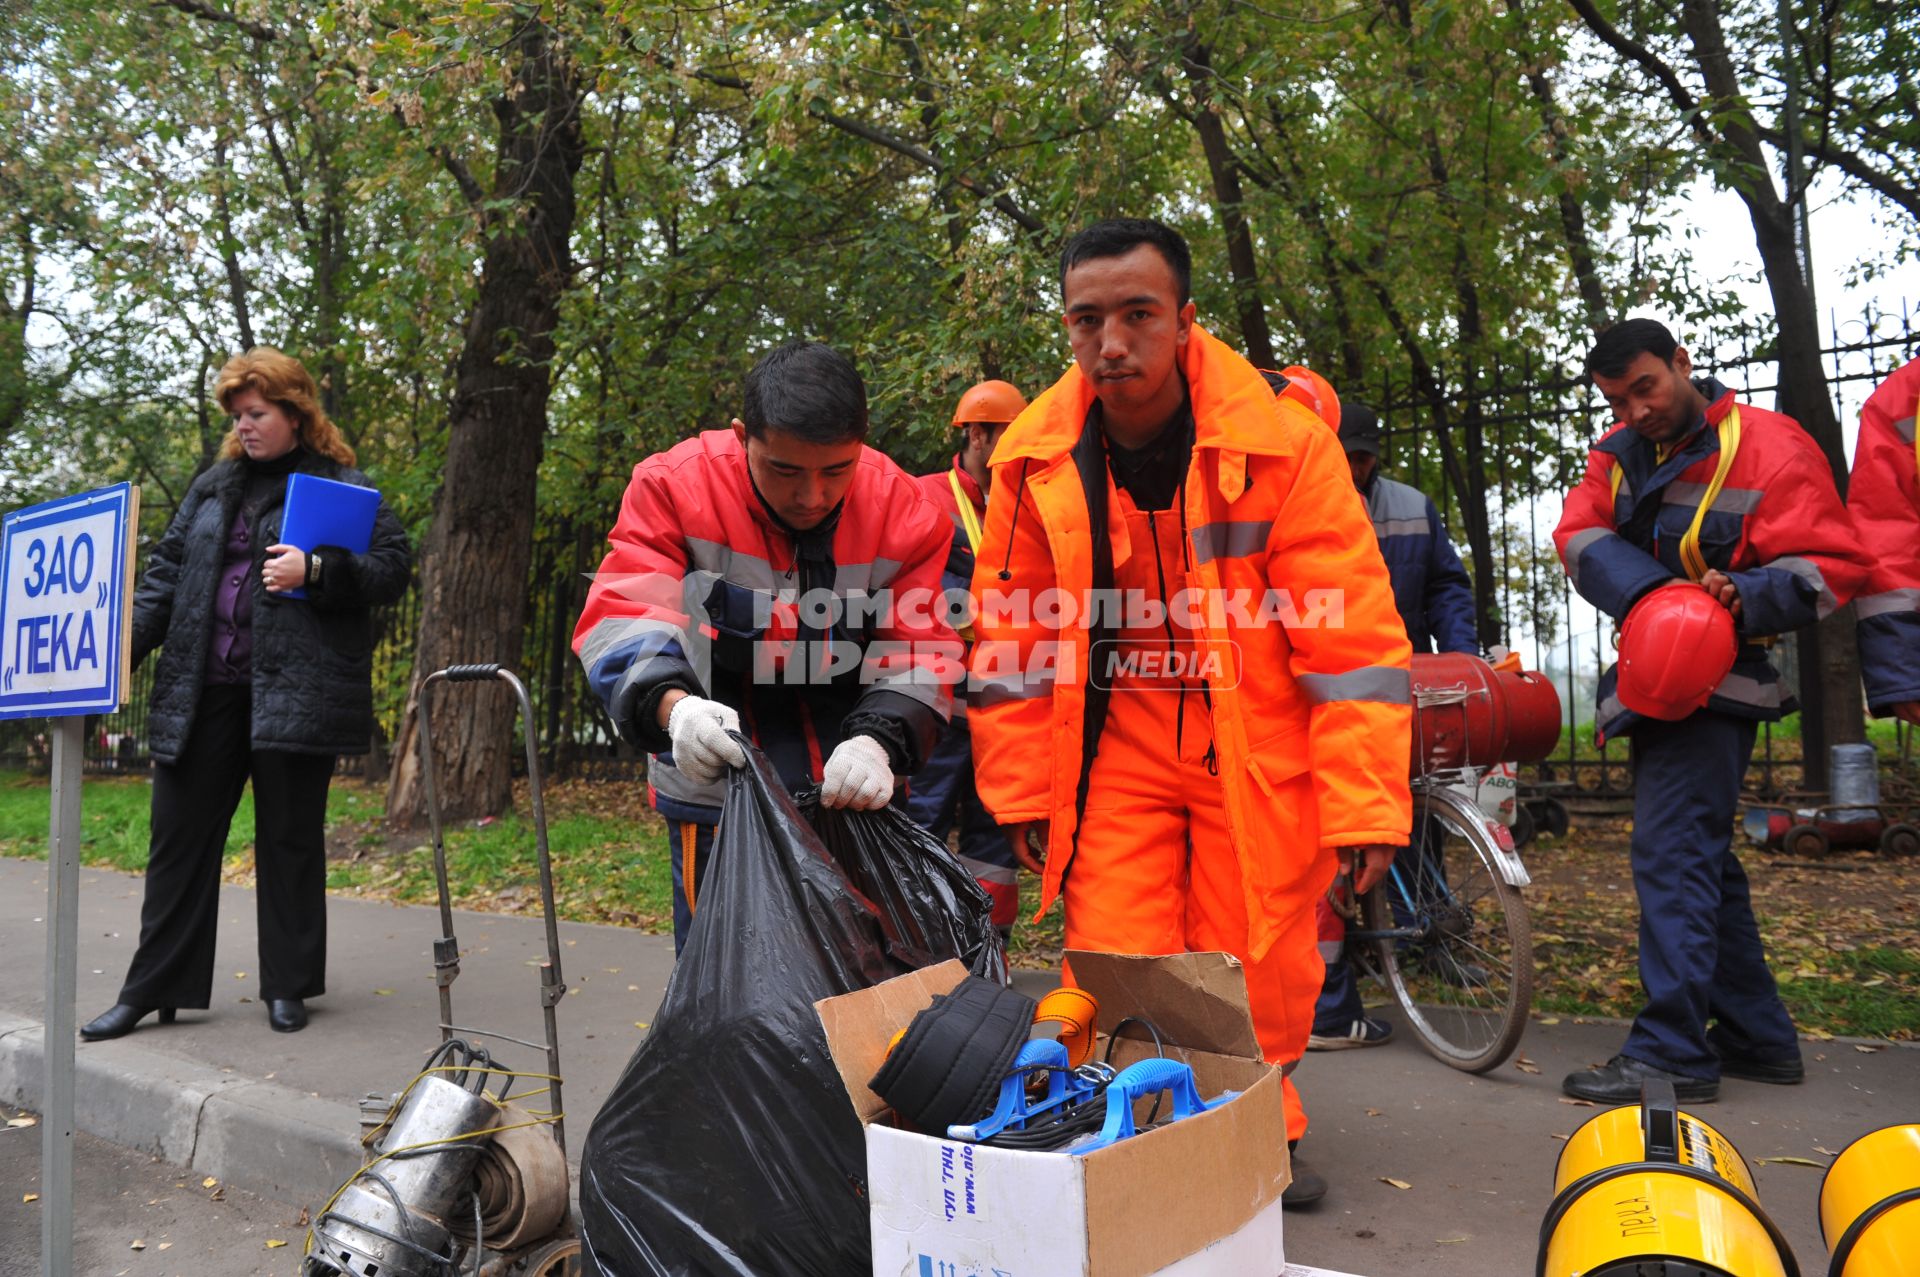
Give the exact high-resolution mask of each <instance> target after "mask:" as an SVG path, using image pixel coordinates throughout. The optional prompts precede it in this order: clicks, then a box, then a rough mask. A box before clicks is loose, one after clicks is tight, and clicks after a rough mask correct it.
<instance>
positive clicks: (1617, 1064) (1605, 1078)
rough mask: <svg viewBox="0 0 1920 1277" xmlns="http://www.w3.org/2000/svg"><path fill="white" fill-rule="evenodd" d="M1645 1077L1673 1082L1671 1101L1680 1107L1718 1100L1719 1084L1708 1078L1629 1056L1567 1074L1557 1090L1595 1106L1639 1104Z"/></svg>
mask: <svg viewBox="0 0 1920 1277" xmlns="http://www.w3.org/2000/svg"><path fill="white" fill-rule="evenodd" d="M1648 1078H1658V1079H1659V1080H1661V1081H1664V1082H1671V1083H1673V1095H1674V1098H1675V1099H1677V1100H1679V1101H1680V1102H1681V1103H1682V1104H1711V1103H1713V1102H1714V1101H1715V1100H1717V1099H1719V1098H1720V1083H1719V1082H1717V1081H1714V1080H1713V1079H1711V1078H1704V1077H1688V1076H1687V1075H1686V1074H1684V1073H1669V1072H1667V1071H1666V1070H1665V1069H1658V1068H1655V1067H1654V1066H1653V1065H1651V1064H1648V1063H1647V1062H1646V1061H1645V1060H1636V1059H1634V1058H1633V1057H1632V1056H1630V1055H1616V1056H1614V1057H1613V1058H1612V1059H1611V1060H1608V1061H1607V1062H1606V1063H1605V1064H1602V1065H1600V1066H1599V1067H1597V1068H1591V1069H1582V1070H1580V1071H1579V1072H1578V1073H1569V1074H1567V1078H1566V1081H1564V1082H1562V1083H1560V1089H1561V1090H1563V1091H1565V1092H1566V1093H1567V1094H1568V1095H1571V1096H1572V1097H1573V1098H1574V1099H1576V1100H1592V1101H1593V1102H1594V1103H1595V1104H1638V1103H1639V1102H1640V1084H1641V1083H1642V1082H1645V1081H1646V1080H1647V1079H1648Z"/></svg>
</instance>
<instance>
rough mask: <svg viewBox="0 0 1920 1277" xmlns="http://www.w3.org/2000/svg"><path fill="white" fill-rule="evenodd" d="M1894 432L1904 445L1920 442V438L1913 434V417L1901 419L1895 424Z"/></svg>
mask: <svg viewBox="0 0 1920 1277" xmlns="http://www.w3.org/2000/svg"><path fill="white" fill-rule="evenodd" d="M1893 432H1894V433H1895V434H1897V435H1899V436H1900V440H1901V442H1902V443H1916V442H1920V438H1917V437H1916V436H1915V435H1914V432H1913V418H1912V417H1902V418H1900V420H1898V421H1896V422H1894V423H1893Z"/></svg>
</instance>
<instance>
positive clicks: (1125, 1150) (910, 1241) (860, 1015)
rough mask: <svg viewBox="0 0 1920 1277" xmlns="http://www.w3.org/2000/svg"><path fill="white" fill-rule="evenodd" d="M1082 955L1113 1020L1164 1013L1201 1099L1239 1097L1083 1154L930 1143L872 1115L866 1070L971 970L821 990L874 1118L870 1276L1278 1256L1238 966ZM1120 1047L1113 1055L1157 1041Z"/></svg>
mask: <svg viewBox="0 0 1920 1277" xmlns="http://www.w3.org/2000/svg"><path fill="white" fill-rule="evenodd" d="M1075 961H1076V964H1078V962H1079V959H1078V957H1076V958H1075ZM1085 965H1086V968H1087V969H1086V971H1085V972H1082V971H1081V967H1080V966H1079V965H1076V967H1075V971H1076V973H1078V974H1080V975H1081V978H1082V983H1084V984H1087V985H1088V986H1089V987H1090V989H1091V987H1092V986H1093V985H1094V984H1095V983H1099V984H1100V985H1102V988H1101V990H1100V992H1099V994H1098V995H1097V996H1099V997H1100V998H1101V1021H1102V1023H1103V1025H1107V1024H1111V1023H1113V1022H1114V1021H1115V1020H1117V1019H1118V1018H1119V1017H1120V1016H1121V1015H1124V1014H1128V1013H1130V1012H1132V1011H1133V1010H1136V1009H1138V1010H1148V1009H1150V1008H1152V1007H1156V1006H1157V1007H1166V1008H1168V1013H1167V1015H1166V1019H1167V1020H1168V1021H1169V1022H1170V1023H1174V1024H1177V1025H1178V1026H1179V1029H1178V1032H1179V1035H1180V1036H1179V1038H1174V1039H1173V1040H1174V1041H1176V1042H1177V1041H1180V1040H1181V1039H1185V1040H1186V1041H1187V1042H1188V1043H1191V1044H1192V1045H1193V1047H1195V1048H1197V1049H1194V1050H1185V1049H1181V1048H1179V1047H1175V1046H1172V1045H1170V1046H1169V1053H1170V1054H1177V1055H1179V1056H1183V1057H1187V1058H1189V1059H1191V1060H1192V1062H1193V1063H1194V1064H1195V1065H1196V1072H1197V1073H1198V1074H1200V1075H1201V1077H1202V1086H1201V1090H1202V1093H1203V1094H1214V1093H1217V1092H1218V1091H1219V1090H1220V1089H1222V1088H1223V1087H1224V1088H1227V1089H1233V1090H1239V1091H1241V1092H1242V1095H1241V1097H1240V1098H1239V1099H1238V1100H1236V1101H1235V1102H1234V1103H1232V1104H1229V1105H1226V1106H1224V1107H1222V1108H1220V1109H1216V1110H1212V1111H1210V1112H1207V1113H1204V1114H1200V1115H1198V1116H1196V1117H1193V1118H1188V1119H1186V1120H1185V1121H1182V1122H1179V1123H1176V1124H1174V1125H1171V1126H1166V1127H1163V1128H1160V1129H1158V1130H1153V1131H1148V1132H1145V1133H1143V1134H1141V1135H1139V1136H1136V1137H1135V1138H1134V1139H1131V1140H1127V1141H1125V1142H1124V1143H1122V1144H1119V1145H1116V1146H1114V1147H1113V1148H1109V1149H1103V1150H1101V1151H1099V1152H1097V1153H1093V1154H1091V1155H1088V1156H1085V1157H1074V1156H1068V1155H1065V1154H1060V1153H1025V1152H1016V1151H1013V1150H1008V1149H996V1148H991V1147H986V1146H981V1145H972V1144H967V1143H965V1142H963V1141H956V1140H942V1139H934V1138H931V1137H928V1136H924V1135H919V1134H916V1133H914V1132H910V1131H902V1130H898V1129H895V1128H893V1127H890V1126H887V1125H884V1124H881V1123H878V1122H875V1120H874V1119H875V1118H877V1117H879V1116H881V1115H882V1114H883V1113H884V1112H885V1106H884V1104H883V1103H882V1102H881V1101H880V1100H879V1099H878V1097H877V1096H874V1095H873V1094H872V1092H871V1091H869V1090H867V1088H866V1086H865V1082H866V1079H867V1078H869V1077H871V1076H872V1074H873V1071H874V1070H875V1069H876V1068H877V1067H878V1066H879V1062H880V1060H881V1058H882V1057H883V1056H884V1054H885V1051H886V1043H887V1041H888V1039H889V1038H890V1037H891V1036H892V1034H893V1032H894V1031H895V1030H896V1029H899V1028H902V1027H905V1025H906V1024H907V1023H908V1022H909V1021H910V1020H911V1019H912V1017H913V1015H914V1014H915V1013H917V1012H918V1011H919V1010H921V1009H923V1008H924V1007H925V1006H926V1005H927V1004H928V1003H929V1002H931V1000H932V998H933V996H934V995H935V994H937V993H940V992H944V991H945V990H946V989H950V988H952V987H953V985H954V984H956V983H958V981H959V980H960V979H961V978H962V977H963V975H964V973H963V972H961V971H960V970H959V969H958V965H957V964H948V965H943V966H941V967H935V968H931V969H929V970H926V971H919V972H915V973H913V974H912V975H908V976H902V977H900V978H898V979H896V980H891V981H888V982H887V983H886V984H883V985H880V986H878V987H876V988H873V989H868V990H864V991H862V992H859V993H853V994H847V995H844V996H842V997H839V998H832V999H828V1000H826V1001H824V1002H821V1003H820V1004H819V1009H820V1016H821V1021H822V1023H823V1025H824V1027H825V1028H826V1030H827V1040H828V1043H829V1046H830V1049H831V1050H832V1051H833V1054H834V1059H835V1062H836V1063H837V1064H838V1065H839V1067H840V1070H841V1074H842V1077H843V1078H844V1079H845V1081H846V1083H847V1090H848V1094H849V1098H850V1099H852V1101H853V1104H854V1107H855V1109H857V1110H858V1111H859V1113H860V1116H861V1119H862V1120H863V1121H865V1122H867V1123H868V1126H867V1183H868V1189H869V1200H870V1203H871V1231H872V1239H873V1250H874V1267H873V1271H874V1273H875V1274H876V1277H1255V1275H1269V1274H1278V1273H1279V1272H1280V1270H1281V1269H1282V1268H1283V1267H1284V1266H1285V1262H1286V1257H1285V1247H1284V1245H1283V1230H1282V1227H1281V1215H1280V1206H1279V1195H1280V1190H1281V1189H1283V1188H1284V1187H1285V1186H1286V1183H1287V1180H1288V1178H1289V1176H1288V1173H1287V1165H1286V1153H1285V1148H1286V1126H1285V1118H1284V1113H1283V1111H1282V1105H1281V1102H1280V1078H1279V1073H1278V1071H1277V1070H1274V1069H1272V1068H1270V1067H1269V1066H1267V1065H1266V1064H1264V1063H1263V1062H1262V1061H1260V1060H1259V1058H1258V1046H1257V1043H1256V1042H1255V1040H1254V1038H1253V1034H1252V1026H1251V1024H1250V1023H1249V1022H1248V1019H1247V1013H1246V994H1245V984H1244V980H1243V979H1242V977H1241V973H1240V971H1239V966H1238V964H1237V963H1236V962H1234V961H1233V959H1231V958H1229V957H1227V956H1226V955H1224V954H1182V955H1176V957H1175V958H1173V959H1153V958H1125V957H1119V956H1116V955H1098V961H1088V962H1087V963H1086V964H1085ZM1169 1037H1172V1034H1171V1033H1169ZM1121 1045H1122V1047H1123V1050H1122V1051H1121V1052H1120V1053H1119V1058H1120V1059H1125V1058H1128V1057H1129V1056H1132V1055H1137V1054H1144V1053H1150V1047H1149V1046H1147V1045H1146V1044H1138V1045H1136V1044H1135V1043H1133V1042H1131V1041H1128V1042H1124V1043H1122V1044H1121ZM1208 1048H1211V1050H1212V1051H1213V1052H1216V1053H1214V1054H1209V1051H1208ZM1223 1048H1224V1051H1225V1053H1217V1052H1221V1051H1222V1050H1223ZM1248 1051H1250V1052H1252V1058H1248V1056H1247V1055H1245V1054H1243V1052H1248Z"/></svg>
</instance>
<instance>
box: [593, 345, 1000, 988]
mask: <svg viewBox="0 0 1920 1277" xmlns="http://www.w3.org/2000/svg"><path fill="white" fill-rule="evenodd" d="M866 433H867V393H866V386H865V385H864V383H862V381H861V379H860V374H859V373H858V372H857V371H855V369H854V367H853V365H852V363H850V362H849V361H848V360H847V359H846V357H845V356H843V355H841V354H839V353H837V352H836V351H834V350H832V349H830V348H828V347H826V346H823V345H820V344H819V343H817V342H790V343H788V344H786V345H784V346H780V347H778V348H777V349H775V350H773V351H771V352H770V353H768V354H767V355H766V356H765V357H764V358H762V359H761V360H760V362H759V363H757V364H755V365H754V366H753V370H752V371H751V372H749V373H748V374H747V379H746V385H745V388H744V394H743V396H742V403H741V409H740V416H739V417H738V418H736V419H735V420H734V421H733V426H732V429H730V430H710V431H707V432H705V433H703V434H700V435H696V436H695V437H694V438H692V439H688V440H686V441H685V442H684V443H681V444H679V445H677V446H675V447H673V448H671V449H669V450H668V451H666V452H663V453H657V454H655V455H654V456H651V457H648V458H647V459H646V460H645V461H642V462H641V463H640V464H639V465H638V466H636V467H634V471H633V479H632V481H631V482H629V483H628V485H627V492H626V496H625V498H624V499H623V501H622V503H621V507H620V517H619V520H618V521H617V522H616V523H615V524H614V526H613V531H612V532H611V533H609V534H608V539H609V540H610V541H611V543H612V546H611V548H610V550H609V551H608V553H607V557H606V559H605V560H604V561H603V562H602V563H601V565H600V571H599V573H598V574H597V575H596V577H595V578H594V583H593V586H592V588H591V589H590V590H589V591H588V593H587V603H586V609H585V611H583V612H582V613H581V616H580V623H579V625H578V626H576V627H575V629H574V636H573V648H574V651H575V653H577V654H578V655H579V657H580V662H581V664H583V665H584V666H586V670H587V679H588V681H589V682H590V683H591V684H592V686H593V689H594V691H595V692H596V693H597V694H598V695H599V697H600V700H601V703H602V704H604V705H605V706H606V710H607V715H608V717H609V718H611V719H612V720H613V723H614V725H615V726H616V727H617V728H618V729H619V731H620V734H621V736H623V737H624V738H625V739H627V740H628V741H630V742H632V743H633V744H635V745H638V746H641V747H642V748H644V749H646V750H648V751H649V752H650V753H651V754H652V758H651V760H650V762H649V765H648V781H649V786H648V787H649V790H650V793H651V797H652V800H653V806H654V808H655V809H656V810H657V811H659V812H660V814H661V815H662V816H664V817H666V819H667V834H668V841H669V845H670V847H671V849H672V853H673V855H672V860H673V937H674V947H675V949H676V951H677V950H678V949H679V948H680V946H681V945H683V944H684V943H685V941H686V935H687V929H688V927H689V926H690V925H691V923H692V919H693V912H694V909H695V907H696V905H697V903H698V899H699V883H700V879H701V876H702V874H703V873H704V872H705V869H706V862H707V856H708V852H709V850H710V849H711V847H712V845H713V834H714V826H715V825H716V824H717V823H718V821H719V818H720V804H721V800H722V798H723V797H724V796H725V793H726V772H727V768H728V767H730V766H731V767H740V766H743V765H744V764H745V762H746V753H745V751H744V750H743V749H742V748H741V746H740V743H739V741H738V740H737V739H736V738H735V733H739V734H743V735H744V736H746V737H747V738H748V739H750V740H752V741H753V742H754V744H756V745H757V746H759V747H760V749H761V750H763V751H764V752H765V753H766V754H767V756H768V758H769V759H770V760H771V761H772V763H773V764H774V766H775V767H776V768H777V769H778V771H779V773H780V776H781V779H782V780H784V781H785V782H786V783H787V784H788V785H789V786H791V787H792V788H794V789H796V790H799V789H802V788H805V787H807V786H809V785H813V784H816V783H817V784H818V785H819V786H820V800H821V802H823V803H824V804H825V805H827V806H829V807H851V808H856V809H872V808H876V807H883V806H885V805H886V804H887V803H888V802H889V801H891V799H892V797H893V794H894V788H895V784H894V781H895V777H896V776H900V775H904V774H908V773H911V772H913V771H915V770H916V769H917V768H919V766H920V765H921V764H922V763H923V762H925V760H926V758H927V756H928V754H929V752H930V751H931V750H932V748H933V743H934V741H935V740H936V739H937V737H938V735H939V732H940V729H941V728H942V727H943V726H945V724H946V719H947V715H948V710H949V705H950V701H951V697H950V695H949V688H950V687H951V685H952V684H953V682H954V681H955V680H956V679H957V678H959V677H962V676H963V671H964V666H963V665H962V664H961V652H960V642H959V638H958V636H957V635H955V634H954V632H953V629H952V627H950V626H949V625H948V624H947V622H946V620H945V616H944V609H943V607H942V606H941V604H942V598H941V594H940V570H941V568H942V566H943V565H944V564H945V563H946V560H947V551H948V545H949V541H950V537H949V534H948V523H947V520H946V519H945V518H944V517H943V516H942V515H941V513H940V510H939V508H938V507H936V506H935V505H934V504H933V502H931V501H929V500H928V499H927V498H926V496H925V495H924V494H923V493H922V492H921V491H920V489H919V487H918V486H917V485H916V484H915V483H914V481H913V479H912V478H911V477H910V476H909V475H907V474H906V473H905V472H904V471H902V470H901V469H900V467H898V466H896V465H895V464H894V463H893V462H891V461H889V460H887V458H886V457H884V456H882V455H881V454H880V453H878V452H876V451H874V450H873V449H872V448H869V447H867V446H866V444H865V443H864V442H862V441H863V440H864V439H865V437H866Z"/></svg>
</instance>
